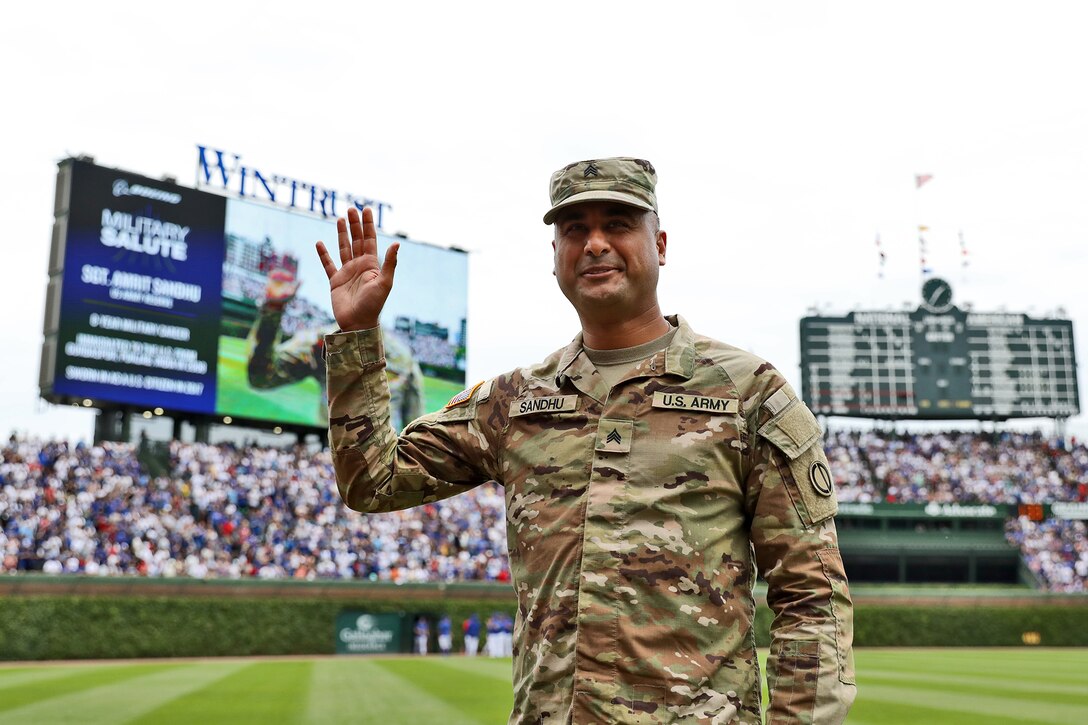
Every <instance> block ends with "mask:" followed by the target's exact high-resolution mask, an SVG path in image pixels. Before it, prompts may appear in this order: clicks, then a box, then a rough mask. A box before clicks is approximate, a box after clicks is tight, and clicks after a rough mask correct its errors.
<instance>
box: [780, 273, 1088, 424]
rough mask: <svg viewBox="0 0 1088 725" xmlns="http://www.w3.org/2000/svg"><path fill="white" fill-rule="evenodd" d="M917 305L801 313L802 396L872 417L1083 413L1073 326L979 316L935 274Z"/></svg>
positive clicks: (838, 411)
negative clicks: (962, 305) (902, 309)
mask: <svg viewBox="0 0 1088 725" xmlns="http://www.w3.org/2000/svg"><path fill="white" fill-rule="evenodd" d="M922 298H923V299H922V304H921V305H920V306H919V307H918V308H917V309H915V310H914V311H905V312H851V313H849V314H847V315H844V316H842V317H822V316H821V317H816V316H813V317H804V318H802V319H801V394H802V397H803V398H804V399H805V401H806V402H807V403H808V405H809V407H810V408H812V411H813V412H814V413H817V414H823V415H842V416H853V417H863V418H896V419H902V418H916V419H952V418H972V419H987V420H1005V419H1008V418H1025V417H1052V418H1066V417H1069V416H1073V415H1076V414H1078V413H1079V412H1080V398H1079V392H1078V389H1077V363H1076V356H1075V354H1074V347H1073V323H1072V321H1071V320H1062V319H1034V318H1031V317H1029V316H1027V315H1025V314H1019V313H1006V312H992V313H979V312H973V311H967V310H962V309H959V308H957V307H956V306H954V305H953V304H952V293H951V287H950V286H949V285H948V284H947V283H946V282H944V281H943V280H940V279H935V278H931V279H929V280H927V281H926V283H925V286H923V289H922Z"/></svg>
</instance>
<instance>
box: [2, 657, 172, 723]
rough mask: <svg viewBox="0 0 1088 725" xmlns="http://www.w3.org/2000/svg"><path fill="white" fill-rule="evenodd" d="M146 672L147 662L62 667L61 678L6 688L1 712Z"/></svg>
mask: <svg viewBox="0 0 1088 725" xmlns="http://www.w3.org/2000/svg"><path fill="white" fill-rule="evenodd" d="M175 667H178V665H174V664H162V665H159V666H158V670H169V669H173V668H175ZM147 674H149V672H148V666H147V665H104V666H100V667H99V666H94V665H87V666H82V667H77V668H68V667H66V668H65V672H64V673H62V676H60V677H40V678H36V679H34V680H31V681H29V682H25V683H23V685H22V686H21V687H19V688H17V689H14V690H12V691H5V692H4V696H3V697H2V698H0V715H2V714H3V713H4V712H5V711H10V710H14V709H17V708H21V707H24V706H26V705H31V704H33V703H36V702H39V701H42V700H53V699H55V698H58V697H63V696H69V695H76V694H78V693H80V692H83V691H84V690H93V689H95V688H98V687H103V686H105V685H110V684H113V683H115V682H124V681H126V680H130V679H134V678H137V677H143V676H144V675H147Z"/></svg>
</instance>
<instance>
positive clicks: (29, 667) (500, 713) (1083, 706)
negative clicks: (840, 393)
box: [0, 648, 1088, 725]
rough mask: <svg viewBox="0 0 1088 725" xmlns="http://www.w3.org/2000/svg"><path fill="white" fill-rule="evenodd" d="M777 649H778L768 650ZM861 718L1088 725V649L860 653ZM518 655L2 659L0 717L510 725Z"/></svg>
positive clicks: (856, 715) (854, 718)
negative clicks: (36, 661)
mask: <svg viewBox="0 0 1088 725" xmlns="http://www.w3.org/2000/svg"><path fill="white" fill-rule="evenodd" d="M764 655H765V653H764ZM856 657H857V666H858V672H859V675H858V680H859V682H858V684H859V687H860V692H861V694H860V696H859V698H858V701H857V703H856V704H855V705H854V709H853V711H852V712H851V715H850V718H849V720H848V722H849V723H852V724H856V725H863V724H867V723H926V724H930V723H933V724H941V723H982V722H985V723H990V724H993V725H1003V724H1009V725H1011V724H1013V723H1016V724H1024V723H1051V724H1053V723H1078V724H1079V723H1085V722H1088V650H1085V649H1032V648H1017V649H1003V648H992V649H958V648H957V649H859V650H857V652H856ZM510 702H511V694H510V662H509V660H490V659H485V658H474V659H468V658H464V657H451V658H441V657H437V656H433V657H428V658H426V659H423V658H408V657H389V658H384V657H383V658H363V657H315V658H305V657H300V658H284V659H219V660H214V659H213V660H172V661H171V660H156V661H150V662H135V663H134V662H131V661H126V662H94V663H75V662H68V663H42V664H23V663H12V664H6V665H0V723H194V722H198V723H226V722H230V723H241V722H254V723H257V722H259V723H340V722H342V723H349V722H350V723H381V724H382V725H386V724H396V723H420V722H433V723H443V724H444V725H459V724H462V723H465V724H467V723H503V722H505V719H506V715H507V713H508V712H509V708H510Z"/></svg>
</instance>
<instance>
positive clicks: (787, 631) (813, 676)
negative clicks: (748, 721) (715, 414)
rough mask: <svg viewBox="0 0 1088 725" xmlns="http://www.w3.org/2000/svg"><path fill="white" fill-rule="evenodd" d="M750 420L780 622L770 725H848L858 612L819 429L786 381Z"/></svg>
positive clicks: (752, 512) (764, 568) (756, 506)
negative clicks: (845, 565) (840, 544)
mask: <svg viewBox="0 0 1088 725" xmlns="http://www.w3.org/2000/svg"><path fill="white" fill-rule="evenodd" d="M753 420H754V422H755V426H756V427H755V430H756V434H755V436H754V438H753V441H752V447H751V449H750V464H751V465H750V470H749V474H748V491H747V501H746V504H747V508H748V515H749V519H750V521H751V538H752V546H753V549H754V551H755V557H756V562H757V565H758V567H759V570H760V571H761V572H762V574H763V577H764V578H765V579H766V581H767V585H768V590H767V603H768V604H769V605H770V607H771V610H772V612H773V613H774V620H773V622H772V624H771V652H770V657H769V658H768V660H767V684H768V689H769V691H770V706H769V708H768V711H767V725H785V724H786V723H790V724H796V723H818V724H819V725H825V723H826V724H836V723H841V722H842V721H843V720H844V719H845V718H846V714H847V712H848V711H849V710H850V706H851V704H852V703H853V701H854V697H855V696H856V694H857V686H856V684H855V681H854V657H853V649H852V645H853V605H852V604H851V601H850V591H849V588H848V585H847V580H846V573H845V571H844V569H843V564H842V558H841V556H840V554H839V548H838V538H837V535H836V532H835V523H834V521H833V519H832V517H833V516H834V514H835V512H836V510H837V507H836V503H835V491H834V484H833V482H832V479H831V473H830V469H829V467H828V464H827V458H826V456H825V454H824V451H823V445H822V436H821V432H820V427H819V424H818V423H817V422H816V418H815V417H814V416H813V415H812V413H811V412H810V411H809V409H808V408H807V407H806V406H805V404H804V403H803V402H801V400H799V399H798V398H797V396H796V395H795V394H794V393H793V391H792V390H791V389H790V387H789V386H788V385H786V384H784V381H783V384H782V387H781V388H780V389H779V390H777V391H775V392H774V394H772V395H770V396H767V397H766V399H765V402H763V404H762V405H761V407H760V410H759V411H758V413H757V414H756V415H754V416H753Z"/></svg>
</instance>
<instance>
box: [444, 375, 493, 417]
mask: <svg viewBox="0 0 1088 725" xmlns="http://www.w3.org/2000/svg"><path fill="white" fill-rule="evenodd" d="M483 384H484V381H482V380H481V381H480V382H478V383H476V384H475V385H473V386H472V387H471V388H465V389H464V390H462V391H461V392H460V393H458V394H457V395H455V396H453V397H452V398H450V402H448V403H446V407H445V408H443V410H449V409H450V408H456V407H457V406H459V405H464V404H465V403H467V402H468V401H470V400H472V394H473V393H475V392H476V391H477V390H479V389H480V386H481V385H483Z"/></svg>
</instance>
